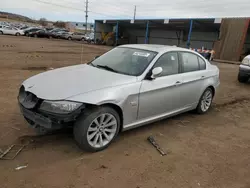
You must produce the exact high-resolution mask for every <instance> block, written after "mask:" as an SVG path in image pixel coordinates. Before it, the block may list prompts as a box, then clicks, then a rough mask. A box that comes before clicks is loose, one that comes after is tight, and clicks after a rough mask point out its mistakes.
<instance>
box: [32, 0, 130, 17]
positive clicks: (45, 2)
mask: <svg viewBox="0 0 250 188" xmlns="http://www.w3.org/2000/svg"><path fill="white" fill-rule="evenodd" d="M32 1H36V2H39V3H43V4H47V5H53V6H57V7H61V8H65V9H72V10H78V11H81V12H85V11H86V9H85V10H84V9H80V8H75V7H70V6H65V5H60V4H56V3H51V2H47V1H41V0H32ZM88 12H92V13H94V14H98V15H103V16H109V17H113V18H117V17H118V16H113V15H109V14H104V13H100V12H95V11H91V10H88ZM120 16H127V17H128V15H120Z"/></svg>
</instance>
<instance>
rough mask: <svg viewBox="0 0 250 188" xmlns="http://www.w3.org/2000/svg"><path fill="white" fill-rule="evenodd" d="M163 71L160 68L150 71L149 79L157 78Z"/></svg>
mask: <svg viewBox="0 0 250 188" xmlns="http://www.w3.org/2000/svg"><path fill="white" fill-rule="evenodd" d="M162 71H163V69H162V68H161V67H155V68H154V69H153V70H152V75H151V78H152V79H155V78H157V77H158V76H160V75H161V73H162Z"/></svg>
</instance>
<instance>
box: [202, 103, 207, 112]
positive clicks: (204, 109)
mask: <svg viewBox="0 0 250 188" xmlns="http://www.w3.org/2000/svg"><path fill="white" fill-rule="evenodd" d="M201 108H202V111H206V107H205V103H204V101H202V104H201Z"/></svg>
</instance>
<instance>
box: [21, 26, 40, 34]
mask: <svg viewBox="0 0 250 188" xmlns="http://www.w3.org/2000/svg"><path fill="white" fill-rule="evenodd" d="M39 30H41V29H40V28H36V27H31V28H27V29H25V30H24V35H25V36H29V34H30V33H32V32H35V31H39Z"/></svg>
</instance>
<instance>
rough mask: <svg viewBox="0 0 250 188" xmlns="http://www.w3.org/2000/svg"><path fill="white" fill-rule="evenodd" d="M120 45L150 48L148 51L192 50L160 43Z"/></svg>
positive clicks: (143, 48)
mask: <svg viewBox="0 0 250 188" xmlns="http://www.w3.org/2000/svg"><path fill="white" fill-rule="evenodd" d="M119 47H126V48H136V49H142V50H148V51H154V52H158V53H159V52H166V51H173V50H176V51H190V50H188V49H186V48H180V47H176V46H168V45H158V44H127V45H121V46H119Z"/></svg>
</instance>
